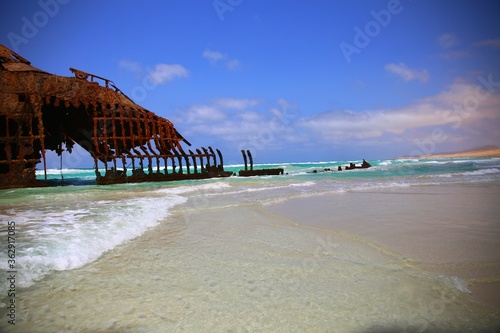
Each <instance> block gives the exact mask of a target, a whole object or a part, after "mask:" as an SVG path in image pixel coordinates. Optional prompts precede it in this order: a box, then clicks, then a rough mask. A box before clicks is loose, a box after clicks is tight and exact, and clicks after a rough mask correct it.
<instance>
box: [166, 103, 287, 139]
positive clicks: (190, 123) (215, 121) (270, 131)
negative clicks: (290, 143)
mask: <svg viewBox="0 0 500 333" xmlns="http://www.w3.org/2000/svg"><path fill="white" fill-rule="evenodd" d="M283 102H284V101H283V100H280V101H278V104H279V107H278V108H269V109H268V108H266V107H265V106H264V105H263V104H262V102H261V101H259V100H257V99H237V98H219V99H215V100H213V101H211V102H209V103H207V104H202V105H193V106H191V107H189V108H187V109H184V110H180V111H179V112H178V114H177V115H176V116H175V117H173V119H172V120H173V121H174V123H175V124H177V125H179V126H182V127H183V128H184V129H183V134H186V135H189V136H192V137H200V136H210V137H211V139H212V140H219V141H220V140H222V141H225V142H226V144H227V145H229V146H232V147H238V146H239V145H241V144H244V143H248V142H252V141H253V140H257V142H259V140H260V141H262V138H259V136H262V135H263V136H264V137H265V138H266V140H267V139H268V138H269V135H271V136H272V137H273V138H272V140H269V142H267V141H266V140H264V141H266V145H267V146H268V147H271V146H273V147H276V146H279V145H283V144H284V143H285V141H286V137H290V138H292V137H293V131H292V128H291V127H289V126H287V125H291V122H289V121H288V118H287V117H289V114H288V113H286V112H284V111H283ZM286 107H288V106H286ZM278 138H279V139H278ZM271 141H272V142H271Z"/></svg>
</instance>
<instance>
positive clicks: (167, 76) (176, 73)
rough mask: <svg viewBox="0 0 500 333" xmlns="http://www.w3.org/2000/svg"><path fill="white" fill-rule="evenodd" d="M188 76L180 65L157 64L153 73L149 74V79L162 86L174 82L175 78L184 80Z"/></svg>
mask: <svg viewBox="0 0 500 333" xmlns="http://www.w3.org/2000/svg"><path fill="white" fill-rule="evenodd" d="M187 76H188V71H187V69H186V68H184V67H183V66H181V65H177V64H176V65H168V64H157V65H155V67H154V69H153V71H150V72H149V75H148V77H149V79H150V80H151V81H152V82H153V83H156V84H162V83H165V82H169V81H172V80H175V79H177V78H184V77H187Z"/></svg>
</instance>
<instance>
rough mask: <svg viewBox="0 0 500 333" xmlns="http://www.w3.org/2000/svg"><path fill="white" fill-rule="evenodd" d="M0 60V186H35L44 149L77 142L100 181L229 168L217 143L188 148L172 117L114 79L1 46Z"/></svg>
mask: <svg viewBox="0 0 500 333" xmlns="http://www.w3.org/2000/svg"><path fill="white" fill-rule="evenodd" d="M0 60H1V61H0V103H1V104H0V188H2V187H3V188H6V187H23V186H36V185H40V182H37V180H36V174H35V167H36V165H37V164H38V163H40V162H41V161H42V162H43V169H44V173H45V179H46V170H47V165H46V159H45V151H46V150H54V151H56V152H57V153H58V154H59V155H60V154H61V153H62V152H63V150H67V151H69V152H71V151H72V148H73V146H74V145H75V144H78V145H80V146H81V147H83V148H84V149H85V150H87V151H88V152H89V153H90V154H91V156H92V157H93V158H94V162H95V173H96V179H97V183H98V184H114V183H123V182H144V181H169V180H183V179H202V178H210V177H227V176H230V175H231V174H232V173H230V172H225V171H224V166H223V160H222V154H221V153H220V151H219V150H216V151H217V154H216V153H215V152H214V150H213V149H212V148H211V147H209V149H206V148H201V150H200V149H196V152H193V151H191V150H189V153H186V152H185V151H184V149H183V147H182V145H181V143H184V144H187V145H188V146H190V143H189V142H188V141H187V140H185V139H184V138H183V137H182V136H181V135H180V134H179V133H178V132H177V130H176V129H175V127H174V125H173V124H172V123H171V122H170V121H169V120H167V119H165V118H162V117H159V116H157V115H155V114H154V113H153V112H151V111H148V110H146V109H144V108H142V107H141V106H139V105H137V104H135V103H134V102H133V101H132V100H130V98H128V97H127V96H126V95H125V94H123V93H122V92H121V91H120V90H119V89H118V88H117V87H116V86H115V85H114V83H113V82H112V81H109V80H107V79H104V78H102V77H98V76H95V75H92V74H88V73H85V72H82V71H79V70H76V69H72V68H71V71H72V72H73V73H74V74H75V77H62V76H57V75H52V74H49V73H47V72H44V71H41V70H39V69H37V68H34V67H32V66H31V65H30V63H29V62H28V61H27V60H25V59H24V58H22V57H21V56H19V55H17V54H15V53H14V52H12V51H11V50H9V49H7V48H6V47H4V46H2V45H0ZM217 157H218V158H217ZM103 168H104V170H106V172H105V173H104V174H101V172H100V171H99V170H101V169H103ZM145 170H147V171H145ZM169 170H170V172H169Z"/></svg>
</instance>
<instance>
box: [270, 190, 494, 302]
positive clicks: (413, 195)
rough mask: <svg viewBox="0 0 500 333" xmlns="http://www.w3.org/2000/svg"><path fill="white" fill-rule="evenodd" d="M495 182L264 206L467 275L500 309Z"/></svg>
mask: <svg viewBox="0 0 500 333" xmlns="http://www.w3.org/2000/svg"><path fill="white" fill-rule="evenodd" d="M499 202H500V186H498V185H491V184H488V185H484V186H483V185H477V184H476V185H446V186H442V185H440V186H412V187H403V188H399V189H391V190H378V191H370V192H362V191H359V192H347V193H343V194H332V195H327V196H321V197H310V198H300V199H293V200H289V201H286V202H282V203H279V204H275V205H272V206H269V207H268V209H269V210H270V211H271V212H273V213H276V214H279V215H282V216H285V217H287V218H290V219H292V220H294V221H296V222H297V223H300V224H304V225H308V226H317V227H323V228H330V229H334V230H339V231H343V232H347V233H351V234H355V235H358V236H361V237H364V238H367V239H369V240H371V241H373V242H376V243H379V244H381V245H382V246H385V247H388V248H390V249H391V250H393V251H396V252H399V253H401V255H403V256H404V257H407V258H408V259H410V260H416V264H417V265H418V266H420V267H421V268H423V269H425V270H429V271H432V272H435V273H438V274H443V275H446V276H449V277H458V278H460V279H461V280H463V281H465V282H466V288H467V289H468V290H469V291H470V292H471V297H473V298H475V299H476V300H478V301H480V302H482V303H485V304H489V305H492V306H494V307H496V308H497V309H500V251H499V249H500V221H499V219H498V216H500V205H499V204H498V203H499Z"/></svg>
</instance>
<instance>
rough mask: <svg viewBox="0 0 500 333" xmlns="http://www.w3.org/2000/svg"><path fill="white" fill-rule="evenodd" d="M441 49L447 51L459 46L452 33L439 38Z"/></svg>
mask: <svg viewBox="0 0 500 333" xmlns="http://www.w3.org/2000/svg"><path fill="white" fill-rule="evenodd" d="M437 42H438V43H439V45H440V46H441V48H443V49H445V50H447V49H449V48H452V47H453V46H455V45H457V44H458V39H457V38H456V37H455V35H453V34H451V33H444V34H442V35H440V36H439V37H438V38H437Z"/></svg>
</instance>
